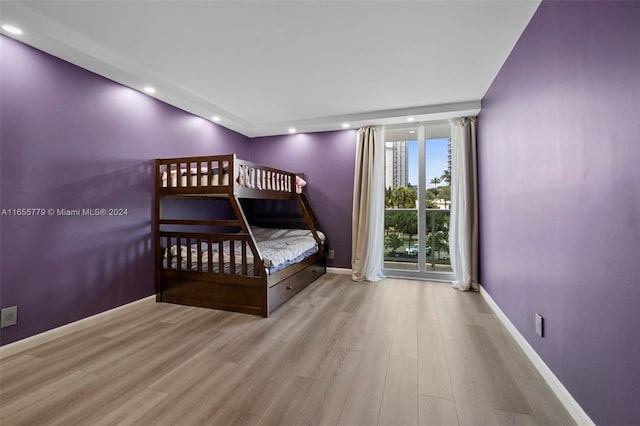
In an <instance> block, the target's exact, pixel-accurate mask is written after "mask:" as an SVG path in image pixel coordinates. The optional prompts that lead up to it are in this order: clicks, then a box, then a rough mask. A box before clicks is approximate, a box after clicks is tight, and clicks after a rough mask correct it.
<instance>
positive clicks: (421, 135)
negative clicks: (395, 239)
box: [381, 123, 455, 282]
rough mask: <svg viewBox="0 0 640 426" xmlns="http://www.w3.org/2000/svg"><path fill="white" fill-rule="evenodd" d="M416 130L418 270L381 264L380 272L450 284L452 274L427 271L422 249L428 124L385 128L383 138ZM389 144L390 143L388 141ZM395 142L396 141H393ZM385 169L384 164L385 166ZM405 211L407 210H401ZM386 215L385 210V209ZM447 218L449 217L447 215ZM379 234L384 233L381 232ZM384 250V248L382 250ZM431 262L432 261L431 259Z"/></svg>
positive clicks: (424, 239)
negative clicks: (392, 131)
mask: <svg viewBox="0 0 640 426" xmlns="http://www.w3.org/2000/svg"><path fill="white" fill-rule="evenodd" d="M413 126H416V128H417V138H416V140H417V142H418V208H417V209H418V211H417V213H418V218H417V219H418V227H417V229H418V247H419V249H418V269H417V270H405V269H393V268H385V267H384V264H383V268H382V272H383V274H384V275H385V276H386V277H390V278H410V279H419V280H428V281H447V282H451V281H453V280H454V279H455V276H454V274H453V272H438V271H430V270H428V269H427V254H426V250H425V249H424V248H425V247H426V244H427V241H426V239H427V210H426V208H425V207H426V192H427V179H426V177H427V170H426V154H427V152H426V145H427V135H428V127H429V123H403V124H402V125H397V126H385V138H384V143H387V140H386V131H387V130H388V129H393V128H406V127H413ZM390 142H391V141H390ZM394 142H397V141H394ZM385 167H386V164H385ZM402 210H407V209H402ZM385 215H386V209H385ZM449 217H451V216H450V215H449ZM381 232H384V231H383V230H382V231H381ZM383 250H384V248H383ZM434 252H435V247H432V248H431V253H432V255H433V253H434ZM432 260H433V259H432Z"/></svg>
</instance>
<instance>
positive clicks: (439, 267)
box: [384, 209, 452, 272]
mask: <svg viewBox="0 0 640 426" xmlns="http://www.w3.org/2000/svg"><path fill="white" fill-rule="evenodd" d="M425 216H426V219H425V223H424V226H423V228H424V230H425V231H424V232H425V247H424V248H423V250H422V251H423V252H424V256H425V270H427V271H438V272H451V271H452V270H451V261H450V256H449V219H450V216H451V211H450V210H444V209H425ZM384 235H385V248H384V251H385V252H384V267H385V268H387V269H403V270H419V269H420V268H419V264H418V262H419V260H420V255H419V252H420V247H419V242H418V209H385V229H384Z"/></svg>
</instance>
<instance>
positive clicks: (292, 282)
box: [269, 265, 326, 312]
mask: <svg viewBox="0 0 640 426" xmlns="http://www.w3.org/2000/svg"><path fill="white" fill-rule="evenodd" d="M325 271H326V268H325V267H324V266H319V265H311V266H309V267H308V268H305V269H303V270H302V271H300V272H298V273H296V274H294V275H292V276H290V277H289V278H287V279H285V280H282V281H280V282H279V283H278V284H276V285H274V286H273V287H271V288H270V289H269V312H271V311H273V310H274V309H275V308H277V307H278V306H280V305H282V304H283V303H284V302H286V301H287V300H289V299H290V298H292V297H293V296H295V295H296V294H298V293H299V292H300V291H302V290H303V289H304V288H305V287H307V286H308V285H309V284H311V283H312V282H313V281H315V280H316V279H318V278H319V277H320V276H321V275H322V274H324V273H325Z"/></svg>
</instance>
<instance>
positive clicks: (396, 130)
mask: <svg viewBox="0 0 640 426" xmlns="http://www.w3.org/2000/svg"><path fill="white" fill-rule="evenodd" d="M450 133H451V131H450V126H449V123H448V122H441V123H431V124H428V125H425V124H407V125H402V126H390V127H387V128H386V130H385V226H384V237H385V244H384V273H385V275H386V276H389V277H407V278H423V279H436V280H451V279H453V274H452V271H451V263H450V260H449V217H450V208H451V202H450V200H451V196H450V195H451V192H450V188H451V178H450V177H451V145H450Z"/></svg>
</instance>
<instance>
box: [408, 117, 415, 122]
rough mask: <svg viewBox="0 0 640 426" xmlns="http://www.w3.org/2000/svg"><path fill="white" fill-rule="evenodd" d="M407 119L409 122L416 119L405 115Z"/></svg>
mask: <svg viewBox="0 0 640 426" xmlns="http://www.w3.org/2000/svg"><path fill="white" fill-rule="evenodd" d="M407 121H409V122H411V121H416V119H415V117H407Z"/></svg>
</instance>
